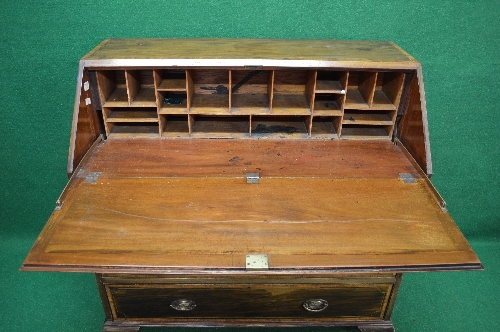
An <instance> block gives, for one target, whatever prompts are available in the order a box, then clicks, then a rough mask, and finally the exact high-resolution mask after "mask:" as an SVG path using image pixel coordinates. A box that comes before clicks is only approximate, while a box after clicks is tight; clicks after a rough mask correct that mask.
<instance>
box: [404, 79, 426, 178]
mask: <svg viewBox="0 0 500 332" xmlns="http://www.w3.org/2000/svg"><path fill="white" fill-rule="evenodd" d="M398 132H399V136H400V138H399V139H400V140H401V142H402V143H403V145H404V146H405V147H406V149H407V150H408V151H409V152H410V153H411V155H412V156H413V158H415V160H416V161H417V163H418V164H419V165H420V167H421V168H422V170H424V172H425V173H426V174H427V175H428V176H431V175H432V162H431V151H430V143H429V131H428V127H427V111H426V107H425V96H424V92H423V79H422V74H421V70H417V72H416V73H414V75H413V77H412V79H411V82H410V88H409V92H408V98H407V101H406V105H405V109H404V114H403V117H402V119H401V122H400V124H399V130H398Z"/></svg>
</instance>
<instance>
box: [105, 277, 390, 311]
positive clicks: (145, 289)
mask: <svg viewBox="0 0 500 332" xmlns="http://www.w3.org/2000/svg"><path fill="white" fill-rule="evenodd" d="M392 288H393V284H391V283H387V284H384V283H376V284H370V283H357V284H354V283H353V284H350V283H338V284H337V283H333V284H260V283H258V284H252V283H246V284H192V283H189V284H121V285H120V284H117V285H113V284H111V285H106V293H107V295H108V298H109V300H110V304H111V311H112V314H113V316H114V318H115V319H144V318H147V319H166V318H167V319H176V320H177V319H181V320H182V319H193V318H200V319H211V318H214V319H215V318H218V319H224V318H231V319H238V318H240V319H259V318H264V319H265V318H283V319H287V318H289V319H292V318H300V319H308V318H310V319H315V320H317V319H321V318H324V319H332V318H339V319H345V318H351V317H352V318H361V319H382V318H383V316H384V313H385V311H386V307H387V303H388V300H389V296H390V293H391V290H392Z"/></svg>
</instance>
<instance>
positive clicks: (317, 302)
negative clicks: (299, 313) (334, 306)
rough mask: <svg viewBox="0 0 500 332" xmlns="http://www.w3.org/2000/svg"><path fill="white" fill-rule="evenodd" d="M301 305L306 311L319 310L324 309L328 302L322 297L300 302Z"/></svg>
mask: <svg viewBox="0 0 500 332" xmlns="http://www.w3.org/2000/svg"><path fill="white" fill-rule="evenodd" d="M302 306H303V307H304V309H306V310H307V311H312V312H320V311H323V310H325V309H326V307H328V302H327V301H326V300H323V299H309V300H307V301H305V302H304V303H302Z"/></svg>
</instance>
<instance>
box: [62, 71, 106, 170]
mask: <svg viewBox="0 0 500 332" xmlns="http://www.w3.org/2000/svg"><path fill="white" fill-rule="evenodd" d="M94 104H95V102H94V99H93V98H92V89H91V84H90V76H89V73H88V71H87V70H85V68H83V67H82V66H81V65H80V70H79V75H78V81H77V88H76V97H75V109H74V113H73V126H72V130H71V139H70V145H69V154H68V168H67V173H68V176H70V175H71V174H72V173H73V172H74V171H75V169H76V167H77V166H78V164H79V163H80V161H81V160H82V159H83V157H84V155H85V153H86V152H87V151H88V150H89V148H90V147H91V146H92V144H93V143H94V142H95V141H96V139H97V138H98V137H99V135H100V125H99V119H98V117H97V113H96V110H95V105H94Z"/></svg>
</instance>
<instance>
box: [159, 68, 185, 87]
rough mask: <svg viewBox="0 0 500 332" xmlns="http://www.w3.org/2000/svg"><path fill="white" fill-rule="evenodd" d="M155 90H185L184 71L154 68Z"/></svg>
mask: <svg viewBox="0 0 500 332" xmlns="http://www.w3.org/2000/svg"><path fill="white" fill-rule="evenodd" d="M154 75H155V86H156V90H157V91H184V92H185V91H186V71H185V70H181V69H156V70H155V71H154Z"/></svg>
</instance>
